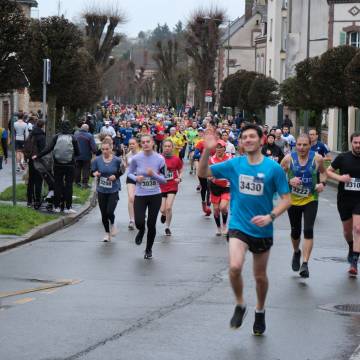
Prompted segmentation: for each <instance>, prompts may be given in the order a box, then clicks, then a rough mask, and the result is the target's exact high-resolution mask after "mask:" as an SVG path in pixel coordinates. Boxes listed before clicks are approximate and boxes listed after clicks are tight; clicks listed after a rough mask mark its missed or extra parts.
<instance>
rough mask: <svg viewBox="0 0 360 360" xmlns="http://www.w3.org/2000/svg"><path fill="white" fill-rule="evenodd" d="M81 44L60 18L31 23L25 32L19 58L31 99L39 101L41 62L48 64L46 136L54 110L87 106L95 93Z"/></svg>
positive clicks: (50, 130)
mask: <svg viewBox="0 0 360 360" xmlns="http://www.w3.org/2000/svg"><path fill="white" fill-rule="evenodd" d="M83 45H84V42H83V35H82V33H81V31H80V30H79V29H78V28H77V27H76V25H75V24H73V23H71V22H69V21H68V20H67V19H65V18H64V17H57V16H53V17H48V18H42V19H41V20H33V21H32V22H31V25H30V27H29V28H28V31H27V33H26V36H25V40H24V43H23V47H22V53H21V58H22V59H23V60H24V61H23V67H24V70H25V72H26V73H27V74H28V75H29V78H30V82H31V88H30V95H31V97H32V98H33V99H37V100H40V99H41V98H42V77H43V63H42V59H46V58H48V59H50V60H51V63H52V69H51V83H50V85H48V108H49V111H48V114H49V120H50V121H49V123H48V126H47V130H48V131H47V133H48V134H49V136H51V134H53V133H54V131H55V119H56V109H58V110H59V109H61V107H62V106H67V107H69V108H72V109H74V108H75V107H76V108H81V107H89V106H90V105H91V104H92V103H93V102H94V100H95V97H97V96H98V94H99V85H98V82H99V80H100V78H99V74H98V72H97V68H96V66H95V62H94V60H93V59H92V58H91V56H90V55H89V54H88V52H87V50H86V49H85V48H84V46H83ZM58 113H59V111H58Z"/></svg>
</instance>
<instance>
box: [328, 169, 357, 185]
mask: <svg viewBox="0 0 360 360" xmlns="http://www.w3.org/2000/svg"><path fill="white" fill-rule="evenodd" d="M335 171H336V170H335V169H334V168H333V167H332V166H331V165H330V166H329V167H328V168H327V169H326V174H327V176H328V177H329V178H330V179H333V180H336V181H339V182H345V183H346V182H349V181H351V178H350V175H339V174H337V173H336V172H335Z"/></svg>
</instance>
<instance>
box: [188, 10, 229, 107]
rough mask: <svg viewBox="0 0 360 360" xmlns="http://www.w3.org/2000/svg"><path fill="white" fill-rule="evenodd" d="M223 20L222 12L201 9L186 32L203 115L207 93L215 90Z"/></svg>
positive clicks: (195, 14)
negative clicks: (216, 66)
mask: <svg viewBox="0 0 360 360" xmlns="http://www.w3.org/2000/svg"><path fill="white" fill-rule="evenodd" d="M223 19H224V12H223V11H222V10H219V9H216V8H215V9H210V10H207V11H205V10H202V9H199V10H197V11H196V12H195V13H194V14H193V16H192V18H191V19H190V21H189V23H188V25H187V28H186V32H185V40H186V48H185V50H186V53H187V55H188V56H189V57H190V58H191V73H192V78H193V80H194V82H195V87H196V98H197V102H198V103H199V104H200V111H201V113H204V108H205V102H204V94H205V91H206V90H212V91H213V92H214V90H215V76H214V74H215V65H216V59H217V56H218V49H219V46H220V40H221V30H220V29H219V27H220V25H221V24H222V22H223Z"/></svg>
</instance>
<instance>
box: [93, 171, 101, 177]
mask: <svg viewBox="0 0 360 360" xmlns="http://www.w3.org/2000/svg"><path fill="white" fill-rule="evenodd" d="M93 175H94V176H95V177H100V176H101V173H99V172H98V171H95V172H94V173H93Z"/></svg>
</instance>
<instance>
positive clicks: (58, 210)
mask: <svg viewBox="0 0 360 360" xmlns="http://www.w3.org/2000/svg"><path fill="white" fill-rule="evenodd" d="M60 211H61V210H60V208H58V207H57V208H54V210H53V212H54V213H56V214H59V213H60Z"/></svg>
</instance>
